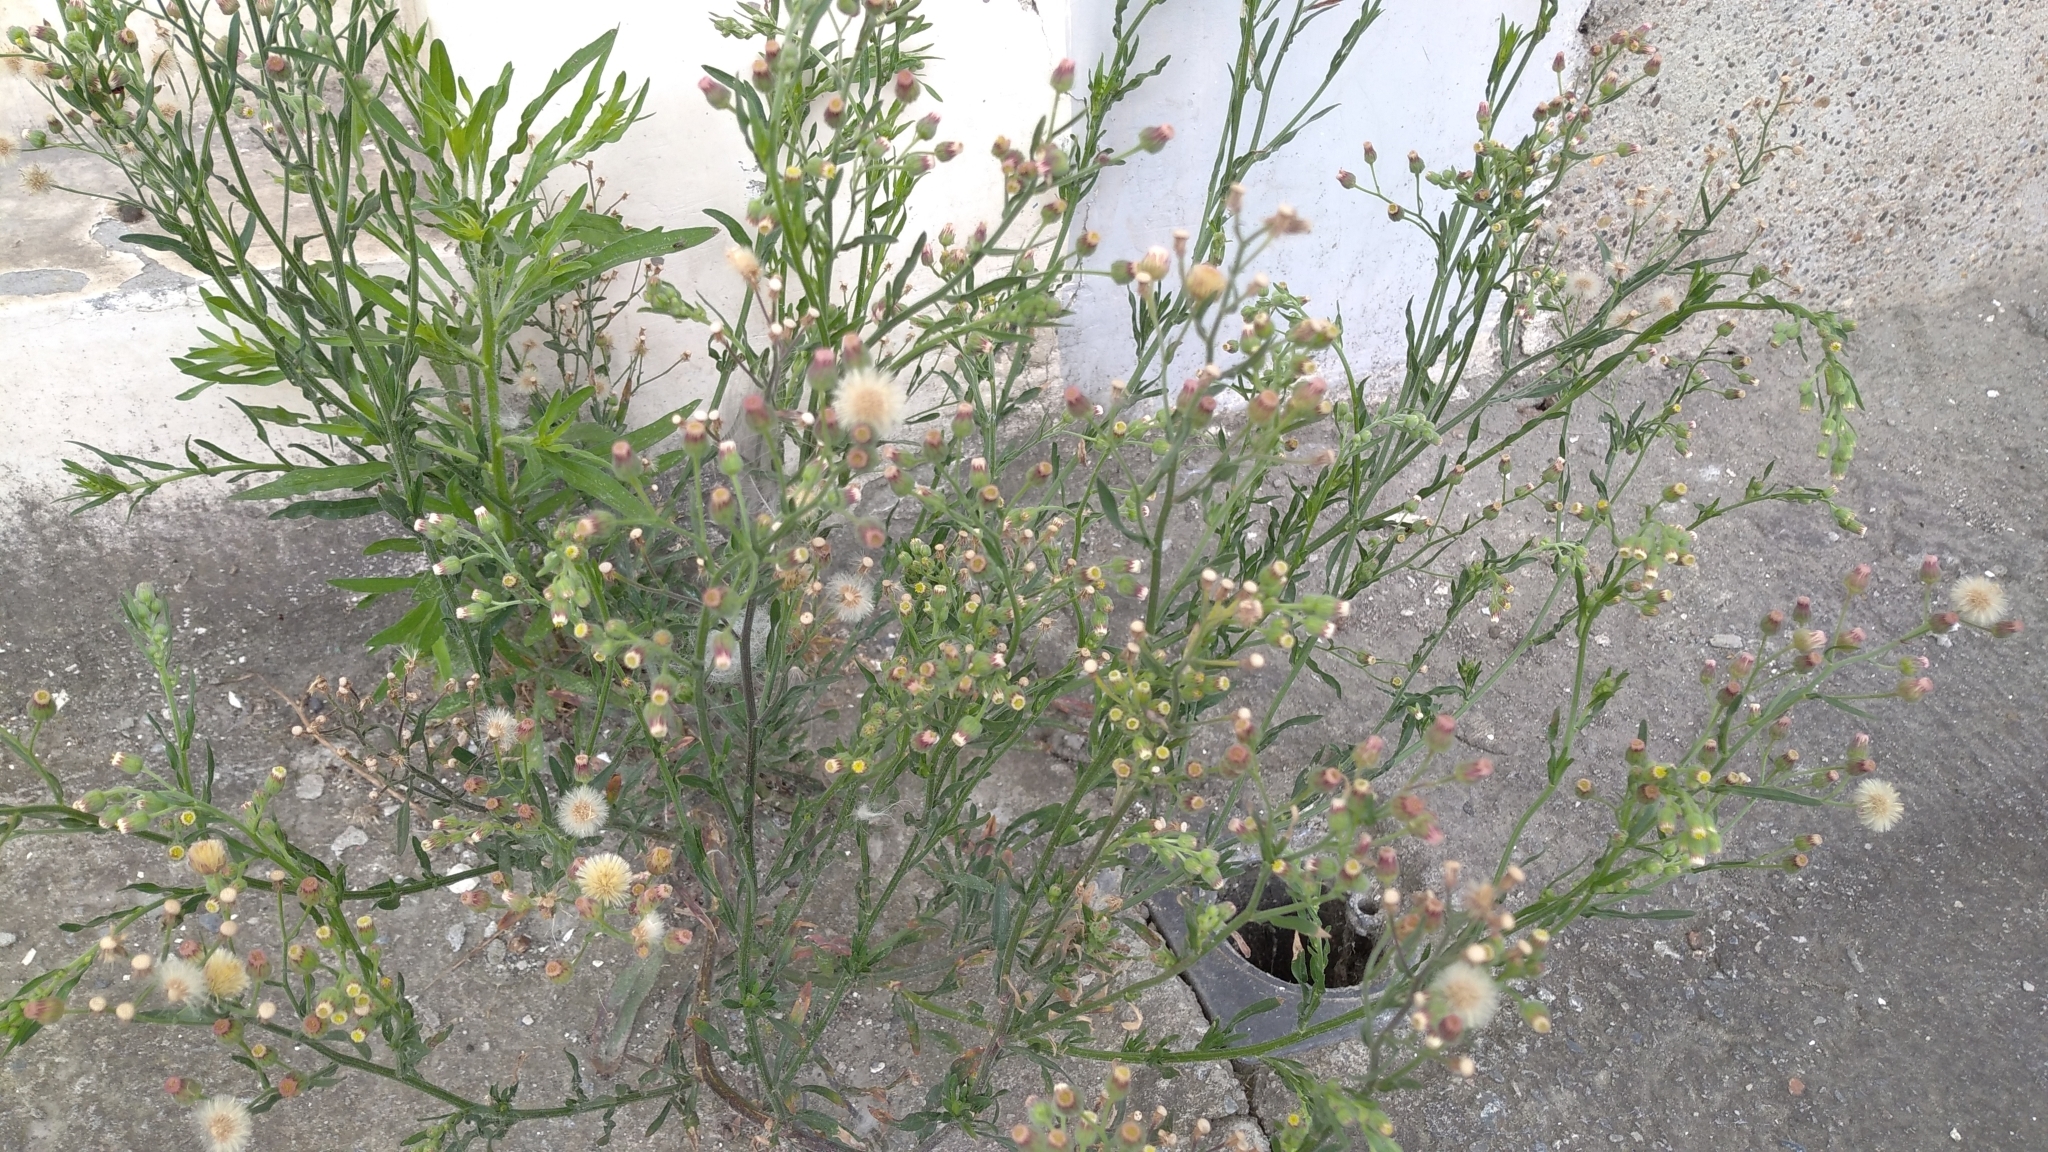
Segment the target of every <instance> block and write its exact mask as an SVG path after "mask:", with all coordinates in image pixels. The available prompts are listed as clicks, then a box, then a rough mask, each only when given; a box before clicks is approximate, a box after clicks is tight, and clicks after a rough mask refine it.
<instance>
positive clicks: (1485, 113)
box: [1474, 100, 1493, 124]
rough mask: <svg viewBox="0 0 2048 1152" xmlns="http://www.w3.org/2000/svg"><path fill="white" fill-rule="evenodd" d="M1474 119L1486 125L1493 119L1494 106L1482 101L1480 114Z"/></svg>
mask: <svg viewBox="0 0 2048 1152" xmlns="http://www.w3.org/2000/svg"><path fill="white" fill-rule="evenodd" d="M1474 119H1476V120H1478V121H1479V122H1480V123H1481V124H1485V123H1486V122H1487V121H1488V120H1491V119H1493V105H1491V104H1488V103H1487V102H1486V101H1484V100H1481V101H1480V102H1479V114H1478V115H1477V116H1476V117H1474Z"/></svg>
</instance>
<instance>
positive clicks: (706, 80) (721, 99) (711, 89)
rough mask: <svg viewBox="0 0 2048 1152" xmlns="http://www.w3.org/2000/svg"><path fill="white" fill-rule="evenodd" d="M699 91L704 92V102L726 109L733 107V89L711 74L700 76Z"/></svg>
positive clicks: (698, 81)
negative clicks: (714, 78)
mask: <svg viewBox="0 0 2048 1152" xmlns="http://www.w3.org/2000/svg"><path fill="white" fill-rule="evenodd" d="M697 91H699V92H702V93H703V94H704V102H705V103H706V104H709V105H711V106H712V107H713V108H718V109H726V108H730V107H732V89H730V88H727V87H726V86H725V85H723V84H720V83H719V82H718V81H716V80H713V79H712V78H711V77H709V76H702V77H699V78H698V80H697Z"/></svg>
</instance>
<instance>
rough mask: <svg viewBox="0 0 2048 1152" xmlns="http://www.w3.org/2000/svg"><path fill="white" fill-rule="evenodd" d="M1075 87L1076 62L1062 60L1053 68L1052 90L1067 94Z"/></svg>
mask: <svg viewBox="0 0 2048 1152" xmlns="http://www.w3.org/2000/svg"><path fill="white" fill-rule="evenodd" d="M1073 86H1074V62H1073V61H1072V60H1061V61H1060V62H1059V63H1057V64H1055V65H1053V66H1052V90H1053V91H1055V92H1065V91H1066V90H1067V89H1069V88H1072V87H1073Z"/></svg>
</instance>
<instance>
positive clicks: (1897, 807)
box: [1850, 779, 1906, 832]
mask: <svg viewBox="0 0 2048 1152" xmlns="http://www.w3.org/2000/svg"><path fill="white" fill-rule="evenodd" d="M1850 802H1851V803H1853V804H1854V805H1855V806H1856V819H1857V820H1859V821H1861V822H1862V824H1863V826H1864V827H1865V828H1868V829H1870V830H1871V831H1872V832H1889V831H1891V830H1892V826H1893V825H1895V824H1897V823H1898V822H1899V821H1900V820H1903V819H1905V816H1906V804H1905V802H1904V801H1903V800H1900V799H1899V790H1898V789H1897V788H1894V787H1892V786H1891V785H1890V784H1888V783H1886V782H1885V781H1883V780H1877V779H1870V780H1865V781H1863V782H1862V783H1861V784H1858V785H1856V792H1855V795H1854V797H1853V798H1852V799H1851V801H1850Z"/></svg>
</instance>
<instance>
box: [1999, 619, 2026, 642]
mask: <svg viewBox="0 0 2048 1152" xmlns="http://www.w3.org/2000/svg"><path fill="white" fill-rule="evenodd" d="M2025 627H2026V625H2024V624H2022V623H2020V622H2019V621H2018V620H2000V621H1999V622H1998V623H1996V624H1993V625H1992V626H1991V634H1992V635H1993V636H1996V637H1998V638H1999V639H2000V640H2008V639H2011V638H2012V637H2014V636H2017V635H2019V634H2020V632H2021V630H2022V629H2024V628H2025Z"/></svg>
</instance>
